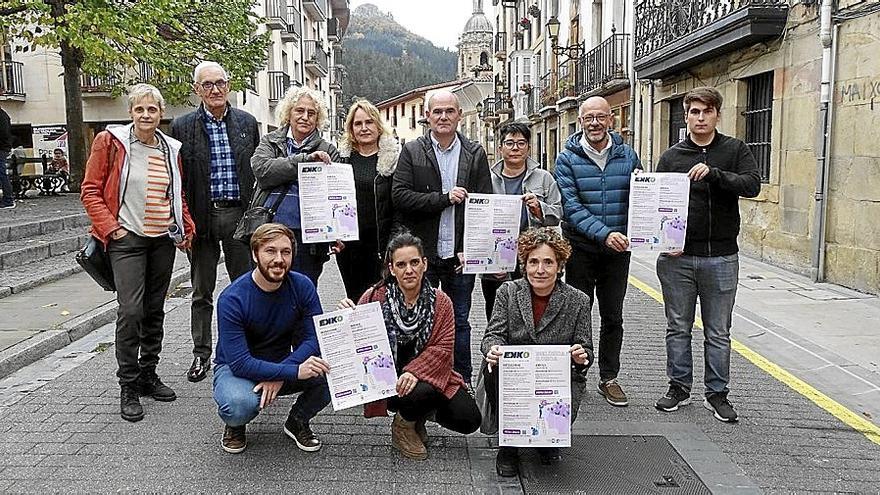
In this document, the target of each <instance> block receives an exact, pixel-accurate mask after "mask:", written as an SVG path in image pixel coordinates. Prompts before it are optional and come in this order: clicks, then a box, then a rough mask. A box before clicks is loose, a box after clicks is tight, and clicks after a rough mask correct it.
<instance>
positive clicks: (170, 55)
mask: <svg viewBox="0 0 880 495" xmlns="http://www.w3.org/2000/svg"><path fill="white" fill-rule="evenodd" d="M255 5H256V1H255V0H141V1H138V0H3V2H2V7H0V39H2V38H3V37H6V38H7V39H8V40H10V41H14V42H15V46H16V50H18V51H28V50H31V49H33V48H34V47H37V46H40V47H44V48H47V49H57V50H59V51H60V53H61V64H62V66H63V68H64V100H65V112H66V120H67V130H68V139H69V148H70V149H69V154H70V164H71V175H72V176H73V177H72V181H71V182H72V185H73V186H76V187H78V186H79V184H80V182H81V181H82V176H83V172H84V169H85V161H86V140H85V129H84V126H83V108H82V87H81V79H80V76H81V74H82V73H83V72H85V73H88V74H90V75H92V76H96V77H99V78H104V79H103V80H107V81H110V82H111V85H112V90H113V92H114V94H115V95H120V94H122V92H123V91H124V89H125V86H127V85H129V84H131V83H133V82H149V83H151V84H154V85H156V86H157V87H158V88H159V89H160V90H161V91H162V94H163V96H165V97H166V99H167V100H168V101H169V102H171V103H180V102H182V101H185V100H186V98H187V97H188V96H189V95H190V94H191V91H192V89H191V87H192V86H191V84H192V83H191V80H192V76H191V74H192V69H193V66H194V65H195V64H196V63H197V62H198V61H200V60H215V61H217V62H219V63H220V64H221V65H223V66H224V67H225V68H226V70H227V71H228V72H229V75H230V79H231V82H232V87H233V88H234V89H241V88H243V87H245V86H247V85H248V84H249V81H250V80H251V77H252V75H253V74H254V73H255V72H256V71H258V70H259V69H261V68H262V67H263V66H264V65H265V61H266V47H267V45H268V43H269V35H268V34H263V35H257V26H258V23H260V22H262V19H261V18H260V17H259V16H258V15H256V14H254V11H253V7H254V6H255Z"/></svg>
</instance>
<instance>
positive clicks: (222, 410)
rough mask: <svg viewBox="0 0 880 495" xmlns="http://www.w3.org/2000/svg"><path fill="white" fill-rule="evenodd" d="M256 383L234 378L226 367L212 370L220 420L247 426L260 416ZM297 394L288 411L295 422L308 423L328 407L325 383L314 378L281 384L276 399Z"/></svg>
mask: <svg viewBox="0 0 880 495" xmlns="http://www.w3.org/2000/svg"><path fill="white" fill-rule="evenodd" d="M256 385H257V382H255V381H253V380H248V379H247V378H241V377H238V376H235V375H234V374H233V373H232V370H231V369H230V368H229V366H227V365H225V364H221V365H219V366H217V368H216V369H215V370H214V402H216V403H217V413H218V414H219V415H220V419H222V420H223V422H225V423H226V424H227V425H229V426H233V427H234V426H242V425H246V424H248V423H250V422H251V421H252V420H253V419H254V418H256V417H257V415H258V414H260V397H261V395H262V394H261V393H258V392H254V387H255V386H256ZM298 392H301V393H300V395H299V397H297V399H296V402H295V403H294V404H293V405H292V406H291V408H290V414H292V415H293V416H294V417H295V418H296V419H298V420H300V421H303V422H308V421H309V420H310V419H312V418H314V417H315V416H316V415H317V414H318V413H319V412H321V410H322V409H324V408H325V407H327V404H329V403H330V390H329V389H328V388H327V379H326V378H325V377H324V376H316V377H313V378H309V379H307V380H291V381H285V382H284V385H283V386H282V387H281V390H280V391H279V392H278V395H279V396H282V395H292V394H295V393H298Z"/></svg>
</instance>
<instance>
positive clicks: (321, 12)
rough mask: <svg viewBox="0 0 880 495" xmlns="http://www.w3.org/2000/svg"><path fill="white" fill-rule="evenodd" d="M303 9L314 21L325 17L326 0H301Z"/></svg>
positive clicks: (322, 19)
mask: <svg viewBox="0 0 880 495" xmlns="http://www.w3.org/2000/svg"><path fill="white" fill-rule="evenodd" d="M302 6H303V10H305V11H306V14H308V15H309V17H311V18H312V20H314V21H324V20H326V19H327V0H303V3H302Z"/></svg>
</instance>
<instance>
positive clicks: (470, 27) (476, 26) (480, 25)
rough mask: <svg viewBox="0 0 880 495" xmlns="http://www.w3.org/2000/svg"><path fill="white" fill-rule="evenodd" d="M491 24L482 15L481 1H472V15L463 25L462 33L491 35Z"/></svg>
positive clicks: (484, 15)
mask: <svg viewBox="0 0 880 495" xmlns="http://www.w3.org/2000/svg"><path fill="white" fill-rule="evenodd" d="M491 32H492V24H490V23H489V19H487V18H486V14H484V13H483V0H474V13H473V15H471V18H470V19H468V21H467V24H465V25H464V33H491Z"/></svg>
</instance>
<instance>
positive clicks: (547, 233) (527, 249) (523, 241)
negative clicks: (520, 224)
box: [517, 227, 571, 266]
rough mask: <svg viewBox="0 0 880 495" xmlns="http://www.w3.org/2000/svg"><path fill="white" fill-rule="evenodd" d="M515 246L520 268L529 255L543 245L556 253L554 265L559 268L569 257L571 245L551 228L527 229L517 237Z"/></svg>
mask: <svg viewBox="0 0 880 495" xmlns="http://www.w3.org/2000/svg"><path fill="white" fill-rule="evenodd" d="M517 244H518V246H517V257H518V258H519V262H520V264H521V265H522V266H525V264H526V261H528V259H529V254H530V253H531V252H532V251H534V250H535V249H537V248H539V247H540V246H542V245H544V244H546V245H547V246H550V249H552V250H553V252H554V253H556V263H558V264H559V265H560V266H562V265H565V262H566V261H568V258H570V257H571V244H569V243H568V240H566V239H565V237H562V234H560V233H559V231H558V230H556V229H554V228H551V227H541V228H536V229H529V230H527V231H525V232H523V233H522V234H520V235H519V240H518V242H517Z"/></svg>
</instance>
